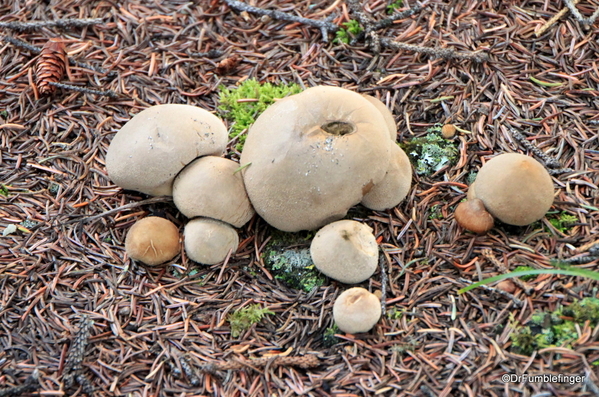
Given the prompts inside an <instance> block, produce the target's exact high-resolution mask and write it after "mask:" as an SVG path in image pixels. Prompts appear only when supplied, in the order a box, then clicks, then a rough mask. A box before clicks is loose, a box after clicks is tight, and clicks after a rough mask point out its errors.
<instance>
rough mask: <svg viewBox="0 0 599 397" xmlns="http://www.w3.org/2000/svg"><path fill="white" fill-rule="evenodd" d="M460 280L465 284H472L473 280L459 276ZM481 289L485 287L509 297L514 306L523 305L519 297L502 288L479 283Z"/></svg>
mask: <svg viewBox="0 0 599 397" xmlns="http://www.w3.org/2000/svg"><path fill="white" fill-rule="evenodd" d="M459 280H460V281H461V282H463V283H466V284H473V283H474V282H473V281H471V280H467V279H465V278H460V279H459ZM480 287H481V288H482V289H486V290H487V291H492V292H497V293H498V294H500V295H503V296H505V297H506V298H508V299H511V300H512V302H514V305H516V307H522V306H524V302H522V301H521V300H520V299H518V298H516V297H515V296H514V295H512V294H510V293H509V292H506V291H504V290H501V289H499V288H493V287H489V286H488V285H481V286H480Z"/></svg>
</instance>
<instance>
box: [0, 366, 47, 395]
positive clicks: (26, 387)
mask: <svg viewBox="0 0 599 397" xmlns="http://www.w3.org/2000/svg"><path fill="white" fill-rule="evenodd" d="M38 378H39V371H38V370H37V369H36V370H34V371H33V373H32V374H31V375H29V376H28V377H27V379H25V382H23V384H22V385H19V386H13V387H2V388H0V397H20V396H22V395H23V394H25V393H31V392H34V391H36V390H37V389H39V387H40V384H39V379H38Z"/></svg>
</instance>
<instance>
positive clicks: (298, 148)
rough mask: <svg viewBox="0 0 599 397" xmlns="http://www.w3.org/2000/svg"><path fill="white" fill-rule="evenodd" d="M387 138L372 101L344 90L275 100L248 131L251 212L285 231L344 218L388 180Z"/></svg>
mask: <svg viewBox="0 0 599 397" xmlns="http://www.w3.org/2000/svg"><path fill="white" fill-rule="evenodd" d="M389 135H390V134H389V130H388V127H387V124H386V123H385V119H384V117H383V116H382V114H381V112H380V111H379V110H378V109H377V108H376V107H375V105H373V104H371V103H370V102H369V101H368V100H367V99H365V98H364V97H363V96H362V95H360V94H357V93H355V92H352V91H349V90H346V89H343V88H338V87H324V86H317V87H312V88H309V89H307V90H305V91H304V92H302V93H300V94H296V95H292V96H290V97H287V98H284V99H282V100H279V101H277V102H276V103H275V104H273V105H271V106H270V107H269V108H267V109H266V110H265V111H264V112H263V113H262V114H261V115H260V116H259V117H258V119H257V120H256V122H255V123H254V125H253V126H252V127H251V128H250V131H249V133H248V136H247V140H246V142H245V146H244V149H243V152H242V154H241V160H240V164H241V165H242V166H245V165H247V167H246V168H245V169H244V170H243V171H242V173H243V178H244V182H245V187H246V189H247V192H248V196H249V197H250V201H251V202H252V204H253V206H254V209H255V210H256V212H257V213H258V214H259V215H260V216H261V217H262V218H264V220H266V222H268V223H269V224H270V225H272V226H274V227H275V228H277V229H280V230H283V231H287V232H296V231H300V230H313V229H316V228H319V227H321V226H323V225H326V224H327V223H330V222H333V221H335V220H337V219H341V218H342V217H343V216H345V214H346V213H347V211H348V210H349V208H350V207H352V206H354V205H356V204H358V203H359V202H360V201H361V200H362V198H363V197H364V195H365V194H366V193H368V192H369V191H370V190H371V189H372V187H373V186H375V185H376V184H377V183H378V182H380V181H381V180H382V179H383V178H384V176H385V174H386V172H387V170H388V168H389V161H390V156H391V155H390V146H389V143H390V141H391V140H390V139H389Z"/></svg>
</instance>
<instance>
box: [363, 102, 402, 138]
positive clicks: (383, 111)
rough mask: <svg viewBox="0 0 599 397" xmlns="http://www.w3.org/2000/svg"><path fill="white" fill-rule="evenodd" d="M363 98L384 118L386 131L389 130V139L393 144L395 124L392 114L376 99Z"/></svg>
mask: <svg viewBox="0 0 599 397" xmlns="http://www.w3.org/2000/svg"><path fill="white" fill-rule="evenodd" d="M364 98H366V99H368V101H369V102H370V103H372V104H373V105H374V106H375V107H376V108H377V109H378V110H379V112H381V114H382V115H383V117H384V118H385V123H386V124H387V129H388V130H389V138H391V140H392V141H393V142H395V141H396V140H397V124H395V118H394V117H393V113H391V111H390V110H389V108H388V107H387V106H386V105H385V104H384V103H383V102H381V100H379V99H378V98H376V97H373V96H372V95H364Z"/></svg>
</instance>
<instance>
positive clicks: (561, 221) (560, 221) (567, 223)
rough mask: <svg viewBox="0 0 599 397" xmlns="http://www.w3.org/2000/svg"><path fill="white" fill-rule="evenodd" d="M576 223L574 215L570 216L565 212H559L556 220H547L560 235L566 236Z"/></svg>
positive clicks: (576, 219)
mask: <svg viewBox="0 0 599 397" xmlns="http://www.w3.org/2000/svg"><path fill="white" fill-rule="evenodd" d="M576 222H578V217H577V216H576V215H570V214H568V213H567V212H561V213H560V214H559V215H558V216H557V218H551V219H549V223H551V225H552V226H553V227H554V228H556V229H557V230H558V231H559V232H560V233H562V234H566V233H567V232H569V231H570V229H572V225H573V224H575V223H576Z"/></svg>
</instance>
